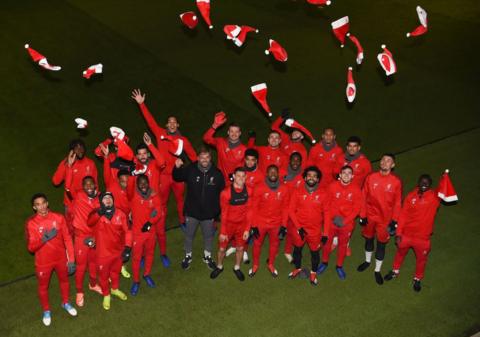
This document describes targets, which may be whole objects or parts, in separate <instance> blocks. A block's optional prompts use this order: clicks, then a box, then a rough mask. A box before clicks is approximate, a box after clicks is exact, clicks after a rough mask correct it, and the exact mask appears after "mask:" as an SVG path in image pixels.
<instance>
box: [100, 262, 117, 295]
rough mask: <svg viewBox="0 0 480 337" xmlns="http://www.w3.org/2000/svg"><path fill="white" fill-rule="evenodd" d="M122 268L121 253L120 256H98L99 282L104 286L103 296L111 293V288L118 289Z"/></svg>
mask: <svg viewBox="0 0 480 337" xmlns="http://www.w3.org/2000/svg"><path fill="white" fill-rule="evenodd" d="M121 269H122V258H121V256H120V254H118V256H115V255H114V256H109V257H97V273H98V282H99V283H100V287H102V294H103V296H108V295H110V288H112V289H118V287H119V286H120V270H121ZM109 279H110V281H109Z"/></svg>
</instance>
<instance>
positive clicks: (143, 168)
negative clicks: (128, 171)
mask: <svg viewBox="0 0 480 337" xmlns="http://www.w3.org/2000/svg"><path fill="white" fill-rule="evenodd" d="M147 168H148V166H147V165H145V164H142V163H140V162H136V163H135V169H134V170H133V171H132V176H139V175H141V174H144V173H145V172H147Z"/></svg>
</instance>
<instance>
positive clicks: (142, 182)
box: [137, 176, 150, 194]
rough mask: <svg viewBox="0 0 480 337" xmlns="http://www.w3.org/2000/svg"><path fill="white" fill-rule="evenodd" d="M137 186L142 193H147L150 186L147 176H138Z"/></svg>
mask: <svg viewBox="0 0 480 337" xmlns="http://www.w3.org/2000/svg"><path fill="white" fill-rule="evenodd" d="M137 187H138V189H139V190H140V191H141V192H142V193H144V194H145V193H147V192H148V190H149V188H150V184H149V182H148V178H147V177H146V176H138V178H137Z"/></svg>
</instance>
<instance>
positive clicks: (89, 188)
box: [82, 178, 97, 197]
mask: <svg viewBox="0 0 480 337" xmlns="http://www.w3.org/2000/svg"><path fill="white" fill-rule="evenodd" d="M82 188H83V190H84V191H85V193H87V195H88V196H89V197H92V196H95V192H96V189H97V186H95V181H94V180H93V178H85V179H83V184H82Z"/></svg>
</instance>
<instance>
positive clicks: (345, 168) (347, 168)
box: [340, 165, 353, 173]
mask: <svg viewBox="0 0 480 337" xmlns="http://www.w3.org/2000/svg"><path fill="white" fill-rule="evenodd" d="M344 170H350V171H352V173H353V167H351V166H350V165H343V166H342V168H341V169H340V172H343V171H344Z"/></svg>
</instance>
